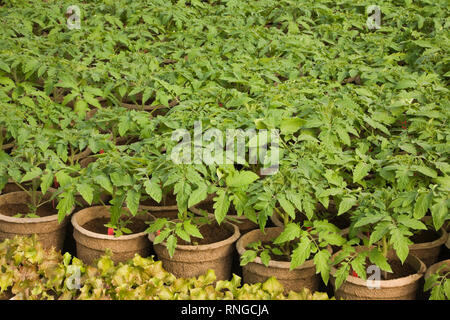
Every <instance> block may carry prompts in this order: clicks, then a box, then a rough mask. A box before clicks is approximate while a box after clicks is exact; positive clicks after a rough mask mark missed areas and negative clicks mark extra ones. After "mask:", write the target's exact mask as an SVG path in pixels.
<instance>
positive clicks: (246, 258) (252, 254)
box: [240, 250, 257, 266]
mask: <svg viewBox="0 0 450 320" xmlns="http://www.w3.org/2000/svg"><path fill="white" fill-rule="evenodd" d="M256 257H257V253H256V251H254V250H246V251H245V252H244V253H243V254H242V256H241V262H240V265H241V266H245V265H247V264H248V263H250V262H253V261H254V260H255V259H256Z"/></svg>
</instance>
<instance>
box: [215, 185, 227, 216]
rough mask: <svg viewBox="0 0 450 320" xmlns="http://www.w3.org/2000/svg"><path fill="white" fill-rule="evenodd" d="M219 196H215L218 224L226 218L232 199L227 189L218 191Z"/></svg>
mask: <svg viewBox="0 0 450 320" xmlns="http://www.w3.org/2000/svg"><path fill="white" fill-rule="evenodd" d="M217 195H218V196H217V197H215V198H214V201H215V202H214V205H213V207H214V216H215V218H216V221H217V223H218V224H221V223H222V221H223V220H224V219H225V216H226V215H227V213H228V209H229V207H230V199H229V198H228V195H227V194H226V192H225V190H223V189H221V190H219V191H218V192H217Z"/></svg>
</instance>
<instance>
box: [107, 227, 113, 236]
mask: <svg viewBox="0 0 450 320" xmlns="http://www.w3.org/2000/svg"><path fill="white" fill-rule="evenodd" d="M113 235H114V229H113V228H108V236H113Z"/></svg>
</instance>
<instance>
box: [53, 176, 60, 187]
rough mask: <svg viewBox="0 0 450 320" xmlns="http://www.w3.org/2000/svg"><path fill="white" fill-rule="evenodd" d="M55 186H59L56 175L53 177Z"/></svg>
mask: <svg viewBox="0 0 450 320" xmlns="http://www.w3.org/2000/svg"><path fill="white" fill-rule="evenodd" d="M53 187H55V188H58V187H59V183H58V180H57V179H56V177H54V178H53Z"/></svg>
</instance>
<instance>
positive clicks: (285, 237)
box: [273, 223, 301, 244]
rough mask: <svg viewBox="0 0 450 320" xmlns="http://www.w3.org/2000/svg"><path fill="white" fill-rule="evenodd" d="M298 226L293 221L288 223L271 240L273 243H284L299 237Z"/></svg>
mask: <svg viewBox="0 0 450 320" xmlns="http://www.w3.org/2000/svg"><path fill="white" fill-rule="evenodd" d="M300 234H301V231H300V227H299V226H298V225H297V224H295V223H288V224H287V225H286V226H285V227H284V229H283V231H282V232H281V233H280V235H279V236H278V237H276V238H275V240H274V241H273V243H274V244H280V243H285V242H288V241H291V240H294V239H295V238H298V237H300Z"/></svg>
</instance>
